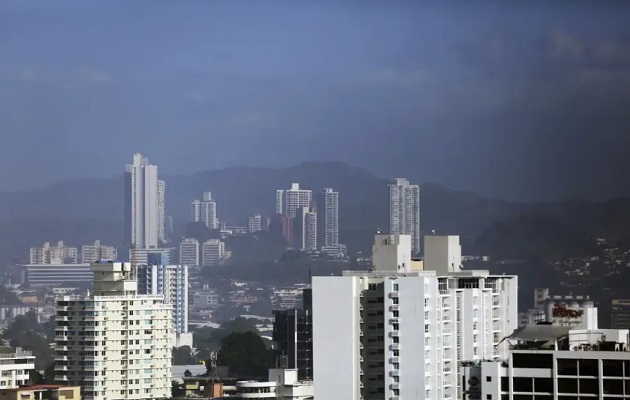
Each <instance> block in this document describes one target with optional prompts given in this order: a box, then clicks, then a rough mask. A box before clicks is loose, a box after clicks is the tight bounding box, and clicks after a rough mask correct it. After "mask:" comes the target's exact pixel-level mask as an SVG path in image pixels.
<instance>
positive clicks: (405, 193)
mask: <svg viewBox="0 0 630 400" xmlns="http://www.w3.org/2000/svg"><path fill="white" fill-rule="evenodd" d="M389 233H391V234H393V235H411V250H412V251H413V253H414V254H417V253H418V252H419V251H420V240H421V239H420V186H418V185H411V184H410V183H409V181H408V180H407V179H404V178H396V182H395V183H394V184H392V185H389Z"/></svg>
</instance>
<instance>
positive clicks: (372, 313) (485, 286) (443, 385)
mask: <svg viewBox="0 0 630 400" xmlns="http://www.w3.org/2000/svg"><path fill="white" fill-rule="evenodd" d="M410 253H411V249H410V248H408V249H406V250H404V251H401V254H402V257H406V255H407V254H410ZM448 258H450V257H446V259H448ZM404 259H406V258H403V259H400V260H393V262H392V263H391V264H388V265H385V266H384V267H383V269H382V270H379V269H374V270H373V271H372V272H368V273H366V272H362V271H354V272H344V273H343V275H342V276H338V277H332V276H331V277H328V276H322V277H319V276H317V277H314V278H313V284H312V287H313V360H314V363H313V367H314V369H313V373H314V376H315V378H316V379H315V397H316V398H340V399H341V398H343V399H383V398H388V399H407V398H422V399H452V400H456V399H460V398H461V390H462V388H461V382H460V380H459V366H460V365H461V362H462V361H464V360H479V361H480V360H492V359H498V358H500V357H501V355H502V353H503V352H504V351H505V349H504V346H503V345H502V344H501V341H502V339H503V338H504V337H505V336H507V335H508V334H509V333H511V332H512V331H513V330H514V329H515V328H516V326H517V317H518V313H517V278H516V277H515V276H505V275H501V276H494V275H490V274H489V273H488V271H453V272H451V273H448V274H445V275H438V274H437V271H431V270H424V271H418V272H412V271H411V266H410V265H409V266H407V265H406V263H405V267H406V269H405V270H402V271H401V270H399V269H398V266H399V265H402V264H403V263H404ZM443 268H444V269H446V266H445V267H443Z"/></svg>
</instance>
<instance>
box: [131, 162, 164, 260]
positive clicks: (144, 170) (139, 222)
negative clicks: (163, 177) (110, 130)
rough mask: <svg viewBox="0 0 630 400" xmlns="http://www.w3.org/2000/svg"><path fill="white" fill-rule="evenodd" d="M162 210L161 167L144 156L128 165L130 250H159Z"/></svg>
mask: <svg viewBox="0 0 630 400" xmlns="http://www.w3.org/2000/svg"><path fill="white" fill-rule="evenodd" d="M159 232H160V211H159V195H158V167H157V166H155V165H151V164H150V163H149V159H148V158H146V157H144V156H143V155H142V154H140V153H136V154H134V156H133V164H128V165H126V166H125V241H126V244H127V247H128V248H131V247H132V245H134V246H135V247H136V248H138V249H157V248H158V245H159Z"/></svg>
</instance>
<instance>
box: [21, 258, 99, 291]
mask: <svg viewBox="0 0 630 400" xmlns="http://www.w3.org/2000/svg"><path fill="white" fill-rule="evenodd" d="M22 272H23V273H24V279H23V281H24V282H25V283H27V284H28V285H29V286H31V287H42V286H68V285H76V284H77V283H84V282H89V281H91V280H92V277H93V274H92V269H91V267H90V264H27V265H23V266H22Z"/></svg>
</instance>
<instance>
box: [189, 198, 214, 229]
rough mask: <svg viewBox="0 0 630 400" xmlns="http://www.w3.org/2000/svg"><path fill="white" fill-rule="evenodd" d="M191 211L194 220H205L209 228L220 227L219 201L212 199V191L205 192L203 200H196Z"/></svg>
mask: <svg viewBox="0 0 630 400" xmlns="http://www.w3.org/2000/svg"><path fill="white" fill-rule="evenodd" d="M191 212H192V219H193V221H195V222H200V221H201V222H203V223H204V224H206V226H207V227H208V229H219V220H218V218H217V203H216V202H215V201H214V200H212V192H204V194H203V199H202V200H194V201H193V202H192V205H191Z"/></svg>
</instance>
